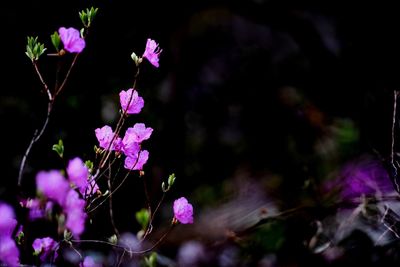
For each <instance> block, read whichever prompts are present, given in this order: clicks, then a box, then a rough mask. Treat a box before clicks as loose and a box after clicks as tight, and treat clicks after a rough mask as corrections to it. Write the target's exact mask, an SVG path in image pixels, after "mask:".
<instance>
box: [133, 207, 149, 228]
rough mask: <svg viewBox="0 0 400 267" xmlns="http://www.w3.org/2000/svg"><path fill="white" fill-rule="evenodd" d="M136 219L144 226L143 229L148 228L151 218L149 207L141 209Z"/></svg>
mask: <svg viewBox="0 0 400 267" xmlns="http://www.w3.org/2000/svg"><path fill="white" fill-rule="evenodd" d="M136 220H137V222H138V223H139V224H140V225H141V226H142V229H146V227H147V225H148V223H149V220H150V213H149V211H148V210H147V209H141V210H140V211H138V212H136Z"/></svg>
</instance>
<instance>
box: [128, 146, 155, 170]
mask: <svg viewBox="0 0 400 267" xmlns="http://www.w3.org/2000/svg"><path fill="white" fill-rule="evenodd" d="M138 154H139V158H138ZM148 159H149V151H147V150H143V151H140V152H139V153H136V154H133V155H131V156H128V157H126V159H125V164H124V167H125V169H128V170H140V171H141V170H142V169H143V165H144V164H146V162H147V160H148Z"/></svg>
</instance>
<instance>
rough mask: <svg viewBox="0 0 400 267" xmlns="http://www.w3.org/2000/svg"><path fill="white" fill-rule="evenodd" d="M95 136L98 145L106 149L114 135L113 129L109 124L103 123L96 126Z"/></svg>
mask: <svg viewBox="0 0 400 267" xmlns="http://www.w3.org/2000/svg"><path fill="white" fill-rule="evenodd" d="M94 132H95V134H96V138H97V140H98V141H99V144H100V147H101V148H104V149H108V147H109V146H110V143H111V141H112V139H113V137H114V133H113V130H112V129H111V127H110V126H108V125H105V126H103V127H102V128H97V129H96V130H95V131H94Z"/></svg>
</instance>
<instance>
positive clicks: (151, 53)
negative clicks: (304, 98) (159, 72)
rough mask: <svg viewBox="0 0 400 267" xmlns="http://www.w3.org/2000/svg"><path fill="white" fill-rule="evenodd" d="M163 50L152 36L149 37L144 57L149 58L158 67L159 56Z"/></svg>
mask: <svg viewBox="0 0 400 267" xmlns="http://www.w3.org/2000/svg"><path fill="white" fill-rule="evenodd" d="M161 52H162V50H161V49H160V47H159V46H158V44H157V43H156V42H155V41H154V40H152V39H150V38H149V39H147V43H146V49H145V51H144V53H143V57H144V58H147V59H148V60H149V61H150V63H151V64H152V65H153V66H154V67H156V68H158V66H159V64H158V57H159V56H160V53H161Z"/></svg>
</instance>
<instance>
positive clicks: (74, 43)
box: [58, 27, 85, 53]
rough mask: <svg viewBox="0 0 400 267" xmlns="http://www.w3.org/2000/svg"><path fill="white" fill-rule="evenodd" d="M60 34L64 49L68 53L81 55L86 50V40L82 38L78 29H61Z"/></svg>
mask: <svg viewBox="0 0 400 267" xmlns="http://www.w3.org/2000/svg"><path fill="white" fill-rule="evenodd" d="M58 33H59V35H60V38H61V41H62V42H63V44H64V49H65V50H67V51H68V52H70V53H80V52H82V50H83V49H84V48H85V40H84V39H83V38H81V36H80V33H79V31H78V30H77V29H74V28H68V29H66V28H64V27H61V28H60V29H59V30H58Z"/></svg>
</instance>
